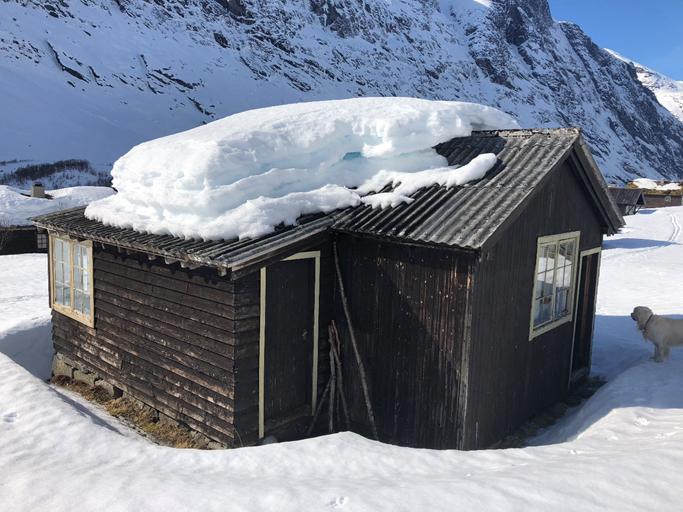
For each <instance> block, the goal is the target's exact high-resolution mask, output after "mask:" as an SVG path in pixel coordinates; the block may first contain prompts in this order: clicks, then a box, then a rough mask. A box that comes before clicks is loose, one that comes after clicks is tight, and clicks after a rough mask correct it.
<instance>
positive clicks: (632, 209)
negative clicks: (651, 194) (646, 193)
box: [609, 187, 645, 215]
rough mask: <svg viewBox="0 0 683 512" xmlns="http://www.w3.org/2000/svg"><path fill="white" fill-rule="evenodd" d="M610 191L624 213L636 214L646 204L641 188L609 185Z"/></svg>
mask: <svg viewBox="0 0 683 512" xmlns="http://www.w3.org/2000/svg"><path fill="white" fill-rule="evenodd" d="M609 192H610V194H611V196H612V199H613V200H614V203H615V204H616V205H617V207H618V208H619V211H620V212H621V214H622V215H635V214H636V213H638V212H639V211H640V209H641V208H642V207H643V206H644V205H645V198H644V197H643V191H642V190H641V189H639V188H622V187H609Z"/></svg>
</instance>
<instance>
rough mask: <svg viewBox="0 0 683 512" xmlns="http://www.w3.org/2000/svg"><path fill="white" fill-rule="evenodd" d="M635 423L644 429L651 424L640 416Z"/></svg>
mask: <svg viewBox="0 0 683 512" xmlns="http://www.w3.org/2000/svg"><path fill="white" fill-rule="evenodd" d="M634 423H636V424H637V425H640V426H641V427H644V426H646V425H649V424H650V422H649V421H648V420H647V418H643V417H642V416H638V417H637V418H636V421H635V422H634Z"/></svg>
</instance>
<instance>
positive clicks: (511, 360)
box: [464, 164, 602, 449]
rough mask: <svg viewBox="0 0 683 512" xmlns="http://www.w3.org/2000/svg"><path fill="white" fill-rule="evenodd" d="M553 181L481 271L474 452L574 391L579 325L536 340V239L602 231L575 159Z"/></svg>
mask: <svg viewBox="0 0 683 512" xmlns="http://www.w3.org/2000/svg"><path fill="white" fill-rule="evenodd" d="M549 178H550V179H549V181H548V182H547V183H546V184H545V185H544V186H543V188H542V189H541V190H538V191H537V195H536V196H535V197H534V198H533V199H532V200H531V201H530V203H529V204H528V206H527V207H526V208H525V209H524V210H523V212H522V213H521V216H520V217H518V218H517V219H516V220H515V221H514V222H513V223H512V224H511V225H510V226H509V227H507V228H506V229H505V231H504V233H503V235H502V237H501V238H500V239H499V240H498V241H497V243H496V244H495V246H494V247H493V248H492V249H491V250H490V251H488V252H484V253H483V254H482V255H481V261H480V263H479V264H478V265H477V267H476V269H475V273H474V289H475V293H474V303H473V308H472V351H471V354H470V361H469V364H470V370H469V375H470V380H469V389H468V396H469V400H468V404H467V413H466V416H467V419H466V425H467V426H466V429H467V432H466V438H465V445H464V448H467V449H472V448H484V447H488V446H490V445H492V444H493V443H495V442H497V441H499V440H500V439H501V438H503V437H504V436H505V435H506V434H508V433H511V432H513V431H514V430H515V429H516V428H518V427H519V426H520V425H521V424H522V423H523V422H525V421H526V420H527V419H529V418H530V417H531V416H533V415H534V414H536V413H539V412H540V411H541V410H543V409H544V408H546V407H548V406H550V405H552V404H554V403H555V402H557V401H558V400H560V399H561V398H563V397H564V396H565V394H566V392H567V383H568V379H569V364H570V352H571V345H572V334H573V326H574V324H573V322H571V323H566V324H563V325H561V326H559V327H556V328H555V329H553V330H551V331H549V332H547V333H545V334H542V335H541V336H539V337H537V338H535V339H534V340H532V341H529V322H530V315H531V299H532V293H533V286H534V269H535V259H536V243H537V239H538V237H540V236H544V235H552V234H557V233H565V232H570V231H581V242H580V244H581V250H585V249H589V248H594V247H598V246H600V245H601V244H602V232H601V228H600V222H599V218H598V216H597V214H596V212H595V210H594V206H593V205H592V203H591V202H590V201H589V200H588V198H587V197H586V195H585V193H584V191H583V188H582V186H581V185H580V183H579V181H578V178H577V177H576V176H575V174H574V172H573V171H572V169H571V167H570V166H569V164H565V165H563V166H562V167H561V168H560V169H558V170H557V171H556V172H555V173H554V174H553V175H551V176H550V177H549Z"/></svg>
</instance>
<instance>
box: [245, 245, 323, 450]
mask: <svg viewBox="0 0 683 512" xmlns="http://www.w3.org/2000/svg"><path fill="white" fill-rule="evenodd" d="M304 259H313V260H315V284H314V292H313V293H314V298H313V358H312V365H313V368H312V371H311V373H312V378H311V415H313V414H315V408H316V405H317V401H318V392H317V391H318V334H319V333H318V331H319V320H320V251H307V252H298V253H296V254H293V255H292V256H289V257H288V258H284V259H282V260H280V261H294V260H304ZM266 276H267V267H261V297H260V308H259V309H260V320H259V365H258V432H259V439H262V438H263V437H265V433H266V420H265V377H266V368H265V362H266Z"/></svg>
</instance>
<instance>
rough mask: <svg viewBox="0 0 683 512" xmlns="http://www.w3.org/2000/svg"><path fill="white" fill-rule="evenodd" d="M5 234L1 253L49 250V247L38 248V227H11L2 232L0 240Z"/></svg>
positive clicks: (0, 249)
mask: <svg viewBox="0 0 683 512" xmlns="http://www.w3.org/2000/svg"><path fill="white" fill-rule="evenodd" d="M3 235H4V236H6V239H4V243H2V246H1V247H0V255H3V254H27V253H33V252H36V253H41V252H47V249H38V246H37V238H36V236H37V230H36V228H18V229H12V228H9V229H7V230H5V233H0V240H3Z"/></svg>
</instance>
